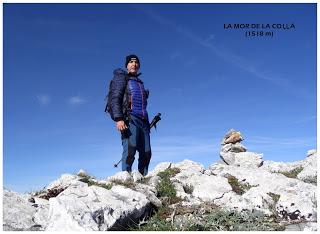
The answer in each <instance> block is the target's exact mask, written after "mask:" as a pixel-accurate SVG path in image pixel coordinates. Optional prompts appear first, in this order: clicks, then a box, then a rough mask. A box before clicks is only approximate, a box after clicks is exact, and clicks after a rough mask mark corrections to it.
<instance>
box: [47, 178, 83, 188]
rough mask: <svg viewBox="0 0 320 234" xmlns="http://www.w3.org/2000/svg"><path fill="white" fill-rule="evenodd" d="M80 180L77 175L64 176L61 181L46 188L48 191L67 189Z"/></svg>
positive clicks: (58, 180) (54, 182) (56, 181)
mask: <svg viewBox="0 0 320 234" xmlns="http://www.w3.org/2000/svg"><path fill="white" fill-rule="evenodd" d="M79 179H81V177H80V176H77V175H71V174H63V175H61V177H60V178H59V179H57V180H55V181H53V182H52V183H50V184H49V185H48V186H47V187H46V189H47V190H48V189H54V188H67V187H68V186H70V185H71V184H73V183H74V182H76V181H78V180H79Z"/></svg>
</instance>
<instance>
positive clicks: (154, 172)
mask: <svg viewBox="0 0 320 234" xmlns="http://www.w3.org/2000/svg"><path fill="white" fill-rule="evenodd" d="M171 166H172V163H170V162H162V163H159V164H158V165H157V166H156V167H155V168H154V169H153V170H152V171H150V172H149V173H148V176H151V177H152V176H156V175H158V173H159V172H161V171H165V170H166V169H168V168H170V167H171Z"/></svg>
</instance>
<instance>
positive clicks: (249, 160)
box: [233, 152, 263, 168]
mask: <svg viewBox="0 0 320 234" xmlns="http://www.w3.org/2000/svg"><path fill="white" fill-rule="evenodd" d="M262 158H263V154H257V153H254V152H241V153H236V154H235V157H234V163H233V165H235V166H238V167H249V168H251V167H260V166H261V165H262V162H263V160H262Z"/></svg>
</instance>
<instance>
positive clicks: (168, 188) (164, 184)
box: [156, 168, 180, 198]
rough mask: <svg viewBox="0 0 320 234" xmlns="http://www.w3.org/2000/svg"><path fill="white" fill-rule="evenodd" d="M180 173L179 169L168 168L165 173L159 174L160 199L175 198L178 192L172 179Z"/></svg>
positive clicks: (158, 188) (158, 189)
mask: <svg viewBox="0 0 320 234" xmlns="http://www.w3.org/2000/svg"><path fill="white" fill-rule="evenodd" d="M179 172H180V169H179V168H168V169H166V170H165V171H162V172H159V173H158V176H159V177H160V182H159V184H158V185H157V188H156V189H157V191H158V196H159V197H169V198H175V197H176V195H177V191H176V189H175V187H174V185H173V184H172V182H171V180H170V178H171V177H173V176H175V175H176V174H178V173H179Z"/></svg>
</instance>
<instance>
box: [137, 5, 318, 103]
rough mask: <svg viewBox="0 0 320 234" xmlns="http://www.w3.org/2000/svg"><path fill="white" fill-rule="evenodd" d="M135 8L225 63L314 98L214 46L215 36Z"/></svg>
mask: <svg viewBox="0 0 320 234" xmlns="http://www.w3.org/2000/svg"><path fill="white" fill-rule="evenodd" d="M134 8H135V9H136V10H138V11H141V12H143V13H144V14H146V15H147V16H149V17H150V18H152V19H153V20H155V21H156V22H158V23H159V24H161V25H164V26H168V27H170V28H172V29H173V30H175V31H176V32H177V33H179V34H181V35H183V36H184V37H186V38H189V39H190V40H191V41H192V42H193V43H195V44H198V45H200V46H202V47H204V48H205V49H208V50H210V51H211V52H213V53H214V54H215V55H216V56H218V57H220V58H221V59H223V60H224V61H226V62H228V63H230V64H232V65H233V66H236V67H239V68H240V69H242V70H244V71H246V72H248V73H250V74H251V75H253V76H255V77H256V78H259V79H261V80H265V81H267V82H270V83H272V84H274V85H276V86H279V87H282V88H283V89H285V90H287V91H288V92H291V93H293V94H295V95H298V96H303V97H305V98H314V97H313V96H312V95H311V94H310V93H309V92H306V91H304V90H302V89H300V88H299V87H296V86H294V85H293V84H292V82H291V81H290V80H289V79H287V78H283V77H280V76H279V75H275V74H267V73H266V72H265V71H261V69H258V68H256V67H255V66H253V65H252V63H253V62H252V61H248V60H247V59H245V58H244V57H243V56H239V55H236V54H235V53H233V52H232V51H230V50H229V49H227V48H222V47H217V46H215V45H213V44H212V40H213V39H214V38H215V35H210V36H209V37H208V38H205V39H203V38H201V37H199V36H198V35H196V34H194V33H192V32H191V31H189V30H188V29H186V28H183V27H181V26H180V25H177V24H175V23H174V22H172V21H170V20H168V19H166V18H164V17H162V16H161V15H159V14H157V13H156V12H155V11H153V10H150V9H146V8H143V7H140V6H134Z"/></svg>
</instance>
